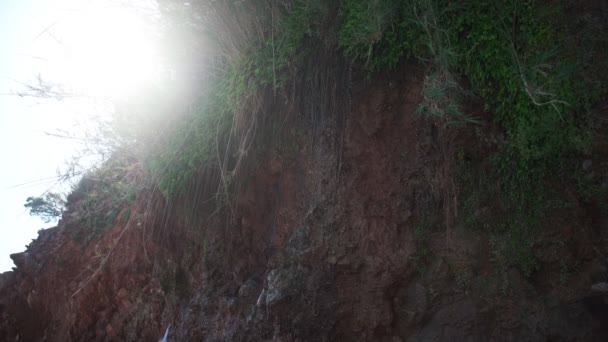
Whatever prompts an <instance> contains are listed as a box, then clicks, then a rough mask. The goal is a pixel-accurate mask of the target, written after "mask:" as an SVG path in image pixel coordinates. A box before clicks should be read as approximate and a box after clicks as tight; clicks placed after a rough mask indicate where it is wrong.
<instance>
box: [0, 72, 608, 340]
mask: <svg viewBox="0 0 608 342" xmlns="http://www.w3.org/2000/svg"><path fill="white" fill-rule="evenodd" d="M422 75H423V73H422V72H421V71H420V70H417V69H416V68H415V67H412V66H404V67H402V68H400V69H398V70H397V71H396V72H393V73H391V74H390V75H384V76H380V77H378V78H377V79H375V80H374V81H373V82H372V81H363V80H361V81H353V82H352V89H351V92H350V98H351V99H352V100H351V101H344V104H345V106H347V107H349V110H347V112H348V113H347V114H346V115H345V117H344V120H334V119H330V118H333V117H334V116H331V115H329V114H331V113H326V114H328V115H322V116H320V117H319V118H318V120H315V122H314V127H315V129H311V125H313V124H311V122H310V120H309V119H308V118H307V117H305V116H304V115H303V114H296V115H295V116H294V118H292V119H291V120H290V123H289V124H288V125H286V126H285V127H286V128H285V129H286V130H290V132H292V133H293V134H292V140H291V141H292V143H291V144H292V145H293V146H291V145H290V146H281V147H280V148H276V150H275V151H273V152H271V153H270V155H271V156H270V157H269V158H268V160H267V161H266V162H264V163H263V164H262V165H261V166H260V167H259V168H258V169H257V171H255V173H254V174H253V176H252V177H251V179H250V180H248V182H247V185H245V186H244V187H243V190H242V191H241V192H240V193H239V194H238V196H237V199H236V201H235V203H236V206H235V207H232V208H230V209H229V208H224V209H222V210H220V211H219V214H218V213H215V214H214V215H201V217H203V218H199V219H192V220H190V219H189V220H186V219H184V217H186V216H187V215H189V214H186V212H187V210H185V209H184V207H187V205H186V204H183V205H175V206H173V207H171V208H169V209H166V211H171V212H173V213H174V214H173V215H169V217H167V218H166V220H164V221H163V222H161V223H157V224H152V223H151V222H154V220H148V219H146V215H157V216H163V215H160V212H159V210H152V212H150V210H148V211H146V210H145V207H142V206H140V205H139V203H141V201H142V200H141V199H140V198H139V197H138V199H136V200H135V202H134V203H132V204H131V207H130V209H128V210H129V212H131V214H130V215H125V214H124V211H125V210H127V209H126V208H123V212H122V213H119V214H118V215H117V219H116V221H115V223H114V224H113V226H112V227H110V228H108V229H106V230H105V231H103V233H101V234H100V236H99V237H97V236H92V237H91V238H90V239H87V238H86V236H87V235H86V234H87V233H85V236H77V235H78V234H76V232H77V231H79V230H80V229H81V227H77V226H74V225H71V224H69V223H66V224H63V223H62V224H60V225H59V227H57V228H53V229H49V230H45V231H41V232H40V236H39V238H38V239H37V240H35V241H34V242H33V243H32V244H31V245H30V246H29V248H28V250H27V251H26V252H24V253H20V254H16V255H13V259H14V260H15V263H16V265H17V268H16V270H15V271H13V272H8V273H5V274H3V275H1V276H0V314H1V320H0V339H1V340H3V341H4V340H6V341H16V340H20V341H38V340H47V341H92V340H100V341H138V340H147V341H153V340H155V339H158V338H159V337H160V336H161V335H162V333H163V332H164V329H165V328H166V326H168V325H169V324H171V325H172V326H173V327H174V329H173V331H172V332H171V335H170V340H174V341H202V340H205V341H207V340H208V341H262V340H277V341H330V340H341V341H355V340H357V341H522V340H526V341H571V340H577V341H600V340H604V339H606V338H608V335H607V334H606V331H605V330H602V329H605V327H606V326H607V324H608V321H607V317H608V307H607V306H608V305H607V304H606V302H605V298H606V296H605V294H606V293H607V292H608V288H604V287H608V285H606V284H604V285H602V282H604V281H606V276H607V269H606V265H605V262H606V260H605V258H604V259H603V258H602V257H601V255H605V252H606V251H607V250H606V244H605V240H604V239H605V238H606V231H607V228H608V227H607V226H606V224H607V222H608V221H607V220H606V218H605V217H602V216H601V215H600V214H597V215H595V216H594V218H593V220H592V221H593V222H592V224H591V226H590V228H580V226H574V225H572V224H571V222H574V221H581V220H583V221H585V220H587V221H588V219H586V218H587V217H589V213H588V211H587V210H586V209H585V208H584V207H583V206H581V208H579V209H577V210H578V211H577V212H578V213H579V214H578V215H579V216H576V217H570V218H569V219H568V220H566V219H563V220H562V219H560V216H559V213H556V214H555V215H556V218H555V222H556V223H555V229H553V230H551V231H550V233H548V234H551V235H554V236H560V237H561V238H562V240H563V241H566V242H565V243H564V244H562V245H558V246H556V247H555V248H554V250H555V253H557V255H564V256H567V257H568V258H569V260H570V259H575V260H578V262H577V263H576V265H577V266H576V267H577V268H576V271H572V270H566V271H564V269H563V268H564V267H563V266H561V265H562V264H560V258H559V257H558V258H552V257H550V256H547V257H545V258H544V259H542V260H541V261H542V265H541V267H540V269H539V271H537V272H536V273H535V274H534V275H533V276H532V277H531V278H526V277H524V276H523V275H522V274H521V272H519V271H518V270H517V269H516V268H513V267H499V266H498V265H500V263H499V261H496V260H494V259H493V255H494V253H493V248H494V244H493V242H492V241H491V240H492V239H491V237H490V234H489V233H488V232H484V231H471V230H467V229H465V228H464V227H463V225H461V224H459V223H458V222H459V220H458V210H457V208H458V201H462V200H463V199H459V198H458V186H457V185H456V183H457V182H456V180H455V179H452V178H450V173H448V172H446V170H448V169H449V167H451V166H450V165H452V164H453V162H454V155H453V154H454V153H455V152H454V151H455V150H456V149H455V148H453V147H454V146H453V145H452V146H451V147H450V146H446V144H456V143H457V142H458V143H459V144H471V142H470V140H471V139H469V138H470V137H469V136H468V135H467V133H466V132H460V133H458V134H456V135H450V136H448V135H447V134H446V133H445V131H444V130H443V128H441V127H438V126H437V125H436V124H434V123H433V122H432V121H431V120H428V119H427V118H424V117H421V116H420V115H418V114H416V108H417V106H418V104H419V103H420V100H421V98H420V96H421V95H420V93H421V86H422V82H423V79H422ZM477 114H479V113H477ZM488 125H489V124H488ZM489 127H490V126H486V129H488V130H490V128H489ZM465 130H466V128H465ZM313 131H314V132H315V133H314V134H313V133H311V132H313ZM475 144H477V142H475ZM482 147H487V146H482ZM482 147H479V151H481V150H483V149H482ZM452 166H453V165H452ZM452 174H455V172H452ZM454 177H455V176H454ZM140 197H141V196H140ZM484 210H485V209H484V208H479V212H478V213H477V214H479V215H483V214H484V212H483V211H484ZM180 213H181V214H180ZM66 215H68V216H69V215H70V213H67V214H66ZM575 228H577V229H579V228H580V229H581V230H580V231H576V232H574V231H573V229H575ZM562 240H560V241H562ZM565 272H568V274H565ZM566 275H568V278H567V279H566ZM593 286H595V287H594V288H593V289H592V287H593Z"/></svg>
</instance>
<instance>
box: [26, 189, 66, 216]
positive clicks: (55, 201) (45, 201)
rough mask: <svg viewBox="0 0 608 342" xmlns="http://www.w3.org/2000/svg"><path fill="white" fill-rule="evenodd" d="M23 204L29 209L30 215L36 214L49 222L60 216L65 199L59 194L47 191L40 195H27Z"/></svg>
mask: <svg viewBox="0 0 608 342" xmlns="http://www.w3.org/2000/svg"><path fill="white" fill-rule="evenodd" d="M23 206H24V207H26V208H27V209H28V210H29V212H30V215H32V216H38V217H40V218H41V219H42V220H43V221H44V222H46V223H49V222H51V221H53V220H55V219H57V218H60V217H61V214H62V213H63V210H64V209H65V200H64V198H63V196H62V195H60V194H57V193H53V192H47V193H46V194H44V195H42V196H40V197H28V198H27V200H26V202H25V204H24V205H23Z"/></svg>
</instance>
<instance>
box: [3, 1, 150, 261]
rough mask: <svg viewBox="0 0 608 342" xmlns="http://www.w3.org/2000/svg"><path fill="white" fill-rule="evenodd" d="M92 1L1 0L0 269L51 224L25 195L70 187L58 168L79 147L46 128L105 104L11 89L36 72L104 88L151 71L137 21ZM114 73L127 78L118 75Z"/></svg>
mask: <svg viewBox="0 0 608 342" xmlns="http://www.w3.org/2000/svg"><path fill="white" fill-rule="evenodd" d="M96 2H97V3H98V2H100V0H97V1H93V0H90V1H84V0H79V1H76V0H54V1H51V0H1V1H0V94H1V95H0V156H1V157H2V159H1V160H2V162H1V164H0V165H2V167H1V168H0V272H3V271H7V270H10V269H11V267H13V262H12V260H10V258H9V255H10V254H12V253H16V252H21V251H23V250H24V249H25V246H26V245H27V244H29V243H30V242H31V241H32V239H34V238H36V237H37V231H38V230H39V229H41V228H44V227H49V226H51V225H52V223H51V224H45V223H44V222H43V221H41V220H40V219H38V218H33V217H30V216H29V214H28V212H27V211H26V210H25V208H24V206H23V204H24V203H25V200H26V198H27V197H28V196H39V195H41V194H43V193H44V192H45V191H48V190H49V189H51V190H52V191H65V190H66V189H68V188H69V185H63V186H62V185H59V187H57V186H58V184H57V182H56V176H57V169H58V168H62V167H63V166H65V161H66V160H68V159H70V158H71V157H72V156H73V155H74V154H75V152H76V150H77V149H78V148H79V146H77V145H75V144H74V141H72V140H66V139H61V138H56V137H52V136H49V135H47V134H45V132H50V133H53V132H56V131H57V129H61V130H66V131H69V132H74V131H77V130H78V129H79V127H82V125H83V124H86V121H87V118H88V117H90V116H92V115H96V114H99V113H101V112H103V111H107V106H101V107H100V106H99V103H100V101H99V100H91V99H90V98H89V99H79V98H75V99H66V100H63V101H56V100H41V99H35V98H30V97H19V96H16V95H15V94H14V93H15V92H18V91H21V90H23V89H24V84H32V83H33V82H34V80H35V79H36V77H37V75H38V74H41V75H42V76H43V77H44V78H45V79H47V80H50V81H65V80H67V79H70V80H76V81H77V82H80V83H79V84H80V85H81V86H83V87H85V88H88V89H89V90H91V91H92V92H95V93H96V94H97V93H104V92H105V93H104V94H106V95H107V94H108V92H112V91H117V90H120V91H121V92H126V91H127V90H128V89H127V88H126V87H130V88H133V87H137V86H138V85H139V83H143V82H147V81H148V80H146V79H143V77H144V76H145V75H148V74H150V71H149V68H150V67H151V66H150V63H148V64H146V63H147V62H148V61H149V60H150V59H149V58H143V57H142V56H143V54H145V56H149V55H150V54H151V52H150V51H147V50H146V49H147V48H148V46H147V45H144V43H145V39H144V37H142V36H141V32H139V31H137V30H135V29H133V27H131V26H133V23H134V22H135V21H136V20H134V19H133V18H132V17H130V16H128V15H123V14H120V13H118V12H116V11H113V12H108V11H107V10H106V9H105V8H106V7H104V10H99V9H98V8H94V7H91V6H92V5H91V4H92V3H96ZM83 6H84V7H87V6H88V7H91V8H90V10H89V8H88V7H87V8H86V9H85V10H83V8H84V7H83ZM87 11H88V12H87ZM104 15H105V17H104ZM91 37H92V38H91ZM92 42H94V44H93V43H92ZM104 44H105V45H104ZM111 44H114V45H111ZM107 61H109V62H107ZM121 75H129V77H131V78H127V79H121V80H119V81H117V80H116V78H117V77H122V76H121ZM138 82H139V83H138ZM111 95H116V94H114V93H112V94H111Z"/></svg>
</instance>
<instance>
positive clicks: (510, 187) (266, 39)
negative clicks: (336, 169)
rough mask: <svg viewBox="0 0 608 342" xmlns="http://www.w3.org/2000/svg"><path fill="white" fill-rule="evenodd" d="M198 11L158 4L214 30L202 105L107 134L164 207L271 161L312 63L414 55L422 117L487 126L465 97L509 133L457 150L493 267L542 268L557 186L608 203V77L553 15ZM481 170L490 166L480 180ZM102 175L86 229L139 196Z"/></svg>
mask: <svg viewBox="0 0 608 342" xmlns="http://www.w3.org/2000/svg"><path fill="white" fill-rule="evenodd" d="M193 6H194V5H193ZM197 6H198V7H196V8H193V11H194V10H196V11H198V12H197V14H198V15H200V16H201V17H203V19H204V20H202V19H201V18H200V17H197V16H189V15H185V14H184V13H182V12H180V14H179V15H178V14H176V12H170V11H169V10H165V11H166V13H165V15H166V16H168V17H169V18H171V16H172V15H173V16H175V17H174V18H173V19H174V20H175V21H176V22H180V23H182V22H185V23H187V24H189V25H190V26H191V27H197V25H200V23H201V22H205V25H207V26H206V27H204V28H202V29H200V28H199V29H200V30H199V31H200V32H197V33H200V36H199V35H196V34H195V35H194V36H195V37H203V36H204V37H206V39H207V41H208V43H209V46H208V47H207V49H208V50H209V51H207V53H208V54H209V55H210V56H211V57H212V58H210V59H209V60H210V61H211V62H209V65H206V67H207V68H203V69H204V70H202V71H201V72H202V73H204V74H205V82H204V83H205V84H204V85H200V92H199V93H198V94H197V98H196V99H195V100H194V101H193V102H189V103H188V104H186V105H184V106H183V108H177V109H174V111H176V112H178V113H179V114H176V115H174V116H173V118H172V119H171V120H167V122H163V123H160V124H157V126H158V127H162V128H163V129H162V130H160V132H158V131H155V132H154V133H148V134H153V135H154V137H149V136H143V135H141V134H139V135H137V134H135V135H133V134H132V132H131V133H128V134H131V135H129V136H128V137H125V135H127V133H125V132H124V131H119V130H117V131H115V133H114V134H116V135H117V136H118V139H117V140H119V141H120V142H121V143H120V144H119V145H120V151H123V150H127V149H128V148H129V146H127V147H124V146H125V144H127V145H128V144H130V142H129V141H134V140H136V141H138V144H140V145H145V147H146V148H141V149H140V150H141V151H143V152H142V153H141V154H138V155H137V156H136V157H135V158H137V161H136V162H135V163H137V164H138V165H142V169H143V170H144V171H143V174H144V175H145V176H146V177H148V178H149V180H150V181H151V182H150V183H152V184H154V185H155V186H157V187H158V188H159V189H160V191H161V192H162V193H163V194H164V195H165V198H166V199H167V200H173V199H175V198H178V197H181V198H182V199H183V197H188V196H190V195H192V194H190V192H192V189H193V185H194V184H195V183H197V182H198V181H199V180H200V179H201V178H202V177H203V178H204V177H207V178H208V179H205V180H204V181H206V182H208V183H210V186H208V187H206V188H209V189H211V190H209V191H210V192H214V194H213V195H214V196H215V198H216V200H217V201H218V203H219V202H221V201H224V200H227V199H228V197H229V193H230V191H233V190H234V189H235V188H236V186H237V184H238V183H239V182H243V180H244V179H247V177H248V175H247V174H246V170H249V168H247V167H245V165H246V164H247V163H248V162H249V163H255V162H256V161H255V160H252V159H254V158H264V156H263V155H262V153H261V152H260V151H261V150H262V148H261V147H260V146H261V145H262V143H261V141H260V140H261V137H260V136H261V135H263V134H265V133H266V132H268V131H270V130H271V129H269V127H277V126H279V125H277V121H278V120H279V118H278V114H277V113H275V112H274V111H273V110H275V107H274V105H275V104H276V103H277V102H280V101H282V102H288V101H295V100H294V98H295V97H296V96H303V97H305V96H307V94H303V93H299V92H300V91H302V90H301V88H304V87H300V83H298V82H296V81H295V80H298V81H300V80H304V81H303V82H302V83H305V82H307V81H309V80H310V78H311V77H313V76H311V75H315V72H317V70H315V68H322V65H321V64H322V63H323V62H324V61H317V60H316V59H315V58H318V52H319V51H336V50H339V51H340V53H341V54H343V57H345V58H346V59H350V60H349V62H354V63H358V64H359V65H360V66H361V67H362V68H363V69H364V70H365V71H366V72H367V73H368V74H369V75H373V74H374V73H377V72H381V71H384V70H388V69H390V68H393V67H395V66H396V65H397V64H398V63H400V62H403V61H404V60H406V59H415V60H416V61H417V63H419V64H420V65H423V66H424V67H425V68H426V75H425V79H424V86H423V92H422V95H423V101H422V103H420V105H419V107H418V112H419V113H420V114H424V115H426V116H428V117H429V118H431V119H432V120H434V121H435V122H436V123H438V124H439V126H440V127H441V129H444V130H447V129H452V126H453V125H455V124H459V125H460V127H462V126H463V125H466V126H465V128H464V129H471V130H472V129H473V128H474V127H478V126H477V125H479V124H481V123H482V120H481V119H480V118H476V117H474V116H473V115H471V114H470V113H468V112H467V109H468V108H470V107H471V106H470V103H478V104H481V105H482V106H483V107H484V108H485V110H486V111H488V112H490V113H493V114H494V115H493V117H492V118H491V120H490V121H491V122H486V124H492V125H496V126H498V127H500V130H501V135H500V137H498V138H497V139H496V141H495V143H494V145H493V146H492V148H493V152H492V154H491V155H489V156H486V155H484V156H481V157H478V156H476V155H475V154H476V153H477V152H478V151H466V152H463V155H462V156H460V159H459V163H460V167H459V177H458V178H459V179H460V182H461V188H462V189H464V190H463V191H462V192H461V197H462V198H461V199H460V201H459V203H460V206H461V207H462V210H461V213H462V215H461V220H463V221H464V223H465V224H466V225H467V226H469V227H471V228H474V229H478V230H484V231H487V232H488V233H490V234H491V235H492V236H493V240H492V241H493V245H494V248H495V250H496V253H497V257H496V260H498V261H497V262H501V263H503V264H505V265H509V266H515V267H517V268H519V269H520V270H521V271H522V272H523V273H524V274H525V275H527V276H531V275H532V274H533V273H534V272H535V271H536V270H537V269H538V267H539V262H538V256H539V255H538V254H539V253H541V252H542V250H541V249H540V248H539V246H540V243H539V241H538V240H539V232H541V231H542V226H543V219H544V218H545V217H546V216H547V215H548V213H549V211H550V210H552V209H555V208H563V207H567V205H568V203H565V200H564V199H563V198H562V197H563V196H561V192H560V189H558V188H557V187H556V186H554V185H555V184H560V183H562V182H565V183H567V184H572V185H574V186H577V187H578V189H579V190H580V193H581V195H582V196H583V197H585V198H588V199H592V198H593V199H604V200H605V198H606V190H605V188H601V190H598V189H599V188H598V187H597V184H592V183H589V182H587V181H586V180H585V179H584V177H581V176H580V175H579V174H578V173H577V171H576V170H577V167H578V165H579V164H580V159H581V156H582V155H583V154H584V153H586V152H587V150H588V147H589V144H590V142H591V138H592V137H593V133H594V132H593V130H592V125H591V124H590V122H591V118H590V113H589V111H590V108H592V106H593V105H594V103H595V102H596V101H597V100H598V98H599V96H600V95H601V94H604V93H605V91H606V84H605V82H603V81H602V80H603V79H605V78H606V76H607V75H608V72H607V71H606V70H608V68H606V65H605V64H602V63H605V62H604V61H601V62H598V63H599V64H598V63H596V64H592V65H586V64H584V63H582V62H581V60H582V59H583V57H584V56H582V52H580V51H579V50H580V49H581V46H582V45H584V44H587V45H589V44H591V45H592V44H594V43H590V42H588V41H589V40H585V39H580V38H581V36H580V35H581V34H591V33H590V31H588V30H587V31H586V30H585V29H581V28H580V27H578V26H576V25H573V24H572V23H570V22H565V21H560V19H559V18H561V17H562V16H561V15H560V14H559V13H560V11H561V9H560V8H559V7H558V6H557V5H556V7H555V8H549V7H547V6H548V5H544V4H542V3H540V2H534V1H519V0H504V1H498V2H490V1H482V0H472V1H448V0H413V1H408V2H402V1H398V0H380V1H377V0H342V1H339V2H335V1H329V0H313V1H305V0H288V1H281V2H267V1H262V0H251V1H236V0H235V1H209V2H206V3H205V4H200V5H197ZM581 32H583V33H581ZM584 32H587V33H584ZM583 38H584V37H583ZM200 39H202V38H200ZM581 42H584V43H581ZM193 44H194V43H193ZM587 45H584V46H582V47H585V46H587ZM311 60H314V62H310V61H311ZM317 62H318V63H317ZM315 64H316V65H315ZM320 70H322V71H321V72H323V71H324V69H320ZM298 77H299V78H298ZM336 86H337V87H344V88H346V87H348V86H349V85H345V84H339V85H336ZM155 127H156V126H155ZM454 129H458V128H457V127H455V128H454ZM480 134H482V133H480ZM476 138H480V135H477V136H476ZM287 145H288V144H286V146H287ZM296 147H297V146H296ZM284 148H286V147H284ZM255 149H258V150H257V151H254V150H255ZM116 150H119V149H116ZM269 150H271V149H269ZM294 150H296V149H295V148H294ZM480 159H483V160H480ZM480 165H483V166H484V168H485V169H484V170H483V171H481V170H475V168H477V167H479V166H480ZM108 170H114V171H116V170H117V169H116V168H112V167H109V168H108ZM114 171H112V172H114ZM123 171H124V168H123ZM108 172H109V174H108V175H106V176H105V178H104V177H102V179H106V180H107V181H96V182H94V185H90V184H89V183H90V182H91V181H90V179H89V178H85V180H83V182H82V185H81V186H82V187H85V188H86V189H83V190H82V191H84V192H86V193H87V196H86V198H85V199H84V200H82V201H81V205H82V208H81V210H82V211H83V212H84V213H86V215H83V217H86V220H87V225H88V226H90V227H103V226H105V225H107V224H108V222H109V221H113V220H114V219H115V218H116V217H117V215H118V211H116V210H115V209H113V208H117V207H120V206H122V205H123V204H124V203H125V201H126V200H127V199H128V198H130V196H131V194H133V193H136V192H137V191H136V190H137V189H133V188H132V187H130V186H129V185H128V184H126V183H125V182H123V181H121V180H118V179H115V178H116V176H115V175H118V174H120V173H114V174H112V172H110V171H108ZM121 172H122V171H121ZM209 174H212V175H213V177H211V176H209ZM121 182H122V183H121ZM87 184H89V185H87ZM91 184H92V183H91ZM78 191H79V190H76V192H78ZM195 191H198V189H196V190H195ZM108 196H109V197H108ZM108 198H109V199H108ZM28 201H29V199H28ZM482 203H489V204H491V205H492V206H493V207H492V208H490V209H488V210H489V211H490V212H491V214H492V216H493V217H494V218H496V217H500V218H501V219H494V220H490V219H486V218H484V217H479V215H478V212H479V211H480V209H481V206H482ZM604 203H608V201H605V202H604ZM489 204H488V205H489ZM32 206H33V204H32ZM36 207H41V206H40V205H36ZM42 208H46V207H45V206H42ZM50 213H51V214H56V212H53V211H51V212H50ZM125 215H127V216H128V214H125ZM427 236H428V232H427V229H426V228H425V225H424V224H422V223H421V224H420V225H419V226H418V227H417V228H416V232H415V238H416V241H417V245H418V251H417V253H416V255H415V256H414V259H415V262H416V264H418V265H424V264H426V263H427V261H428V259H429V253H430V252H429V251H428V246H427V245H428V237H427ZM421 267H422V266H421Z"/></svg>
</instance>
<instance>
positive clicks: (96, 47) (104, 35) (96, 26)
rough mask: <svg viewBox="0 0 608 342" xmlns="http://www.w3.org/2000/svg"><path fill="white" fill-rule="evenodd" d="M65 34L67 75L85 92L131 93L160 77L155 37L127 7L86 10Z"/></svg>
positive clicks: (65, 69)
mask: <svg viewBox="0 0 608 342" xmlns="http://www.w3.org/2000/svg"><path fill="white" fill-rule="evenodd" d="M66 36H67V37H66V39H65V41H66V42H67V44H66V52H65V53H66V56H65V57H66V58H65V63H66V64H65V65H64V66H63V69H64V70H63V72H64V75H66V76H67V78H68V81H69V82H70V83H71V84H72V85H73V86H74V87H75V88H77V89H81V90H82V91H83V92H84V93H86V94H94V95H100V96H109V97H121V96H129V95H130V94H132V93H133V92H134V91H137V90H138V89H139V88H141V87H143V86H145V85H146V84H147V83H149V82H153V81H154V80H155V78H156V76H157V75H158V72H159V70H158V69H159V65H160V63H159V61H158V51H157V47H156V44H155V41H154V38H155V37H154V35H153V34H152V32H151V29H150V28H149V27H146V25H145V23H144V22H143V21H142V19H141V18H140V17H139V16H137V15H136V14H135V13H133V12H130V11H129V10H128V9H125V8H121V7H112V8H95V9H90V10H87V11H86V12H84V13H81V14H80V15H79V16H78V18H77V19H75V20H74V21H73V22H71V23H70V25H69V27H68V28H67V32H66Z"/></svg>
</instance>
